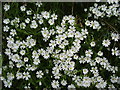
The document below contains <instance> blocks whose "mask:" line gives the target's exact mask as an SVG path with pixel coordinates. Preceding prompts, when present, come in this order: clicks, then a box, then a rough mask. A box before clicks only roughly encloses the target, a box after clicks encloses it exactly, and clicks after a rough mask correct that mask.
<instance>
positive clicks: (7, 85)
mask: <svg viewBox="0 0 120 90" xmlns="http://www.w3.org/2000/svg"><path fill="white" fill-rule="evenodd" d="M3 83H4V86H5V87H8V88H10V87H11V86H12V82H11V81H10V80H7V81H6V80H4V81H3Z"/></svg>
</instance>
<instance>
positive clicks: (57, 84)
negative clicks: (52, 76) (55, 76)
mask: <svg viewBox="0 0 120 90" xmlns="http://www.w3.org/2000/svg"><path fill="white" fill-rule="evenodd" d="M51 85H52V87H53V88H59V82H58V80H53V81H52V83H51Z"/></svg>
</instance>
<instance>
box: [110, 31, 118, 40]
mask: <svg viewBox="0 0 120 90" xmlns="http://www.w3.org/2000/svg"><path fill="white" fill-rule="evenodd" d="M111 37H112V40H114V41H118V40H119V39H120V35H119V34H116V33H111Z"/></svg>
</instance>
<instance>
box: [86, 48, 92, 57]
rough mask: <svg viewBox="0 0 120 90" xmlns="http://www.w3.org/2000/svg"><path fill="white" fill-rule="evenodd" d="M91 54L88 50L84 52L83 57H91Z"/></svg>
mask: <svg viewBox="0 0 120 90" xmlns="http://www.w3.org/2000/svg"><path fill="white" fill-rule="evenodd" d="M92 54H93V52H92V50H90V49H89V50H86V51H85V55H86V56H88V57H91V55H92Z"/></svg>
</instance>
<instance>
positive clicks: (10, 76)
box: [7, 72, 14, 80]
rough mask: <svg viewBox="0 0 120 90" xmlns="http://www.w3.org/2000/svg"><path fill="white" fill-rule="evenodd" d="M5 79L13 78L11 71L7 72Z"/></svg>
mask: <svg viewBox="0 0 120 90" xmlns="http://www.w3.org/2000/svg"><path fill="white" fill-rule="evenodd" d="M7 79H8V80H13V79H14V75H13V74H12V73H9V72H8V73H7Z"/></svg>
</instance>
